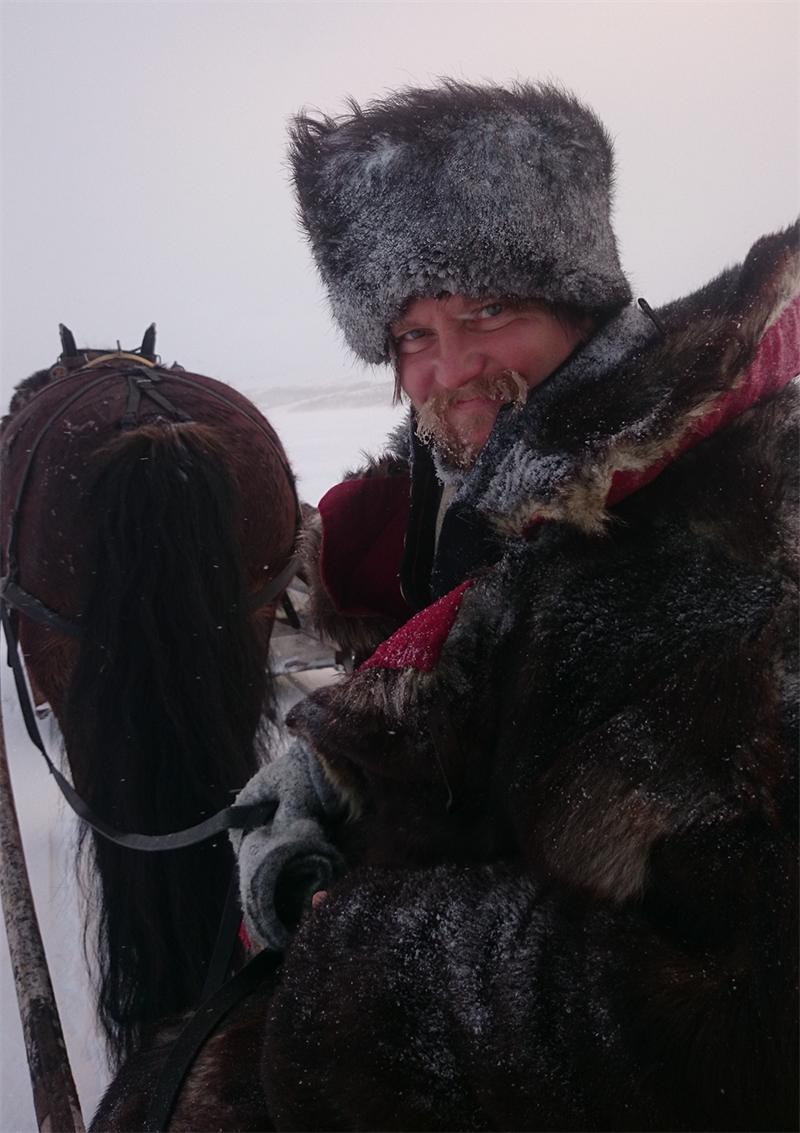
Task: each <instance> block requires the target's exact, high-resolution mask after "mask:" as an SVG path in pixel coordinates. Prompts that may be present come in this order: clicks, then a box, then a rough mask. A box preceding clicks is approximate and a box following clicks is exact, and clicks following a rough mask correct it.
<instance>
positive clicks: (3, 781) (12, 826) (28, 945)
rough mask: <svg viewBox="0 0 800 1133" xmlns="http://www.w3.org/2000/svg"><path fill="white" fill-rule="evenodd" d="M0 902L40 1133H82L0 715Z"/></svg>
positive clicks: (77, 1103)
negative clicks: (23, 843) (32, 890)
mask: <svg viewBox="0 0 800 1133" xmlns="http://www.w3.org/2000/svg"><path fill="white" fill-rule="evenodd" d="M0 897H2V903H3V916H4V917H5V922H6V934H7V936H8V950H9V953H10V955H11V967H12V970H13V972H14V984H15V986H16V990H17V1002H18V1004H19V1013H20V1018H21V1019H22V1032H23V1035H24V1038H25V1051H26V1053H27V1056H28V1067H29V1069H30V1075H31V1085H32V1087H33V1107H34V1110H35V1111H36V1120H37V1122H38V1125H39V1129H40V1130H41V1133H84V1125H83V1118H82V1117H81V1110H80V1103H79V1101H78V1092H77V1090H76V1089H75V1082H74V1080H73V1077H72V1070H71V1068H70V1065H69V1058H68V1057H67V1048H66V1046H65V1044H64V1035H63V1033H62V1030H61V1021H60V1019H59V1017H58V1008H57V1007H56V1000H55V996H54V994H53V985H52V983H51V982H50V972H49V971H48V968H47V958H46V957H45V954H44V945H43V944H42V936H41V933H40V931H39V922H38V920H37V918H36V909H35V907H34V904H33V894H32V892H31V886H30V880H29V878H28V870H27V867H26V865H25V856H24V854H23V850H22V839H21V837H20V831H19V822H18V820H17V808H16V806H15V805H14V794H13V792H12V789H11V777H10V775H9V770H8V758H7V755H6V741H5V734H4V731H3V716H2V710H0Z"/></svg>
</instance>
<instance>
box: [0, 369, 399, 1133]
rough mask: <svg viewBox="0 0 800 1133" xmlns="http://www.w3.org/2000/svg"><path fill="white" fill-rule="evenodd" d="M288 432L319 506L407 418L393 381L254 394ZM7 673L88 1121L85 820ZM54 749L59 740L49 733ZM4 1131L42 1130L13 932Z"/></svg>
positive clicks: (47, 917)
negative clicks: (81, 894) (82, 874)
mask: <svg viewBox="0 0 800 1133" xmlns="http://www.w3.org/2000/svg"><path fill="white" fill-rule="evenodd" d="M247 393H248V396H249V397H250V398H251V399H252V400H253V401H255V402H256V403H257V404H258V405H259V407H260V408H261V409H262V411H263V412H264V413H265V414H266V415H267V416H268V417H269V419H270V420H271V421H272V423H273V425H274V426H275V428H276V429H277V431H278V433H279V434H280V436H281V438H282V440H283V442H284V445H285V447H286V450H287V452H288V454H289V458H290V460H291V462H292V464H293V466H294V468H295V471H296V473H297V476H298V487H299V492H300V496H301V498H302V499H304V500H307V501H308V502H310V503H314V504H316V503H317V501H318V499H319V497H320V496H321V495H322V494H323V493H324V492H325V491H326V490H327V489H328V488H329V487H330V486H331V485H332V484H334V483H336V482H337V481H338V480H339V478H340V476H341V473H342V471H343V470H344V469H347V468H353V467H355V466H356V465H357V464H358V463H359V461H360V453H361V452H362V451H365V450H366V451H372V452H376V451H379V450H380V448H381V443H382V441H383V438H384V437H385V436H386V434H387V433H388V432H389V430H390V429H391V428H392V427H393V426H394V425H395V424H396V423H397V422H398V421H399V420H400V419H401V416H402V410H399V409H392V408H391V406H390V402H391V387H390V384H389V383H388V382H387V381H386V379H385V378H384V379H382V380H381V379H378V378H377V377H375V378H374V379H372V380H364V381H361V382H353V383H351V384H349V385H345V386H341V385H340V386H332V385H326V386H319V387H313V388H312V387H309V388H306V389H301V390H299V389H293V390H288V389H287V390H266V391H264V390H248V391H247ZM4 658H5V650H3V664H2V667H1V669H2V671H1V673H0V680H1V681H2V706H3V718H4V722H5V732H6V744H7V747H8V752H9V762H10V766H11V777H12V782H13V786H14V793H15V797H16V804H17V810H18V813H19V819H20V825H21V828H22V834H23V841H24V844H25V855H26V859H27V862H28V869H29V872H30V875H31V884H32V887H33V891H34V900H35V902H36V909H37V913H38V916H39V921H40V925H41V929H42V935H43V938H44V943H45V949H46V952H47V958H48V963H49V966H50V974H51V977H52V980H53V984H54V987H55V994H56V999H57V1001H58V1007H59V1011H60V1014H61V1021H62V1025H63V1027H64V1033H65V1038H66V1043H67V1049H68V1051H69V1056H70V1060H71V1063H72V1069H73V1073H74V1076H75V1080H76V1085H77V1088H78V1093H79V1095H80V1099H81V1106H82V1109H83V1113H84V1117H85V1118H86V1120H87V1121H88V1120H89V1118H90V1117H91V1114H92V1113H93V1111H94V1107H95V1105H96V1103H97V1101H98V1099H99V1097H100V1094H101V1092H102V1090H103V1088H104V1086H105V1084H106V1082H107V1079H108V1071H107V1069H106V1066H105V1062H104V1057H103V1051H102V1044H101V1042H100V1039H99V1036H98V1033H97V1029H96V1027H95V1025H94V1019H93V1013H92V996H91V991H90V988H89V984H88V980H87V977H86V966H85V963H84V958H83V946H82V922H81V912H80V906H79V898H78V886H77V884H76V880H75V871H74V865H73V863H74V847H75V840H76V827H77V819H75V818H74V816H73V815H72V812H71V811H70V810H69V808H68V807H67V805H66V803H64V802H63V800H62V799H61V797H60V794H59V792H58V789H57V787H56V785H55V783H54V782H53V780H52V779H51V777H50V776H49V775H48V773H47V769H46V767H45V764H44V761H43V760H42V758H41V756H40V755H39V753H38V752H37V751H36V749H35V748H34V747H33V745H32V744H31V742H30V741H29V739H28V737H27V735H26V733H25V729H24V725H23V722H22V717H21V713H20V711H19V708H18V706H17V703H16V695H15V693H14V689H13V681H12V679H11V675H10V670H8V668H7V667H6V666H5V663H4ZM43 732H44V735H45V739H46V740H47V739H48V738H49V740H50V749H51V751H57V750H58V735H57V732H56V730H55V728H54V727H53V725H52V723H51V722H50V721H47V722H45V726H44V727H43ZM0 937H1V938H2V939H1V940H0V995H1V998H0V1019H1V1020H2V1025H0V1130H2V1133H35V1131H36V1128H37V1126H36V1120H35V1117H34V1111H33V1104H32V1101H31V1089H30V1080H29V1077H28V1070H27V1063H26V1061H25V1052H24V1047H23V1042H22V1029H21V1026H20V1022H19V1016H18V1013H17V1005H16V998H15V992H14V986H13V979H12V977H11V968H10V962H9V957H8V947H7V943H6V938H5V932H4V931H3V932H2V933H0Z"/></svg>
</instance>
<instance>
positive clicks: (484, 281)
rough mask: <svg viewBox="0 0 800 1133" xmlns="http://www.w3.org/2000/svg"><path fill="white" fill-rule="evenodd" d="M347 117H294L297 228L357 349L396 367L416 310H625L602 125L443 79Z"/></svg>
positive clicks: (541, 99) (514, 92)
mask: <svg viewBox="0 0 800 1133" xmlns="http://www.w3.org/2000/svg"><path fill="white" fill-rule="evenodd" d="M350 111H351V113H350V114H348V115H346V116H343V117H340V118H328V117H324V116H323V117H320V118H313V117H309V116H307V115H300V116H298V117H297V118H296V119H295V120H294V123H293V125H292V128H291V149H290V160H291V163H292V170H293V174H294V184H295V189H296V192H297V198H298V202H299V206H300V219H301V222H302V224H303V226H304V228H305V230H306V233H307V235H308V239H309V241H310V243H311V248H312V251H313V253H314V258H315V260H316V263H317V267H318V268H319V271H320V274H321V276H322V279H323V282H324V284H325V286H326V287H327V289H328V294H329V297H330V301H331V306H332V308H333V314H334V317H335V318H336V320H337V322H338V323H339V325H340V326H341V328H342V330H343V331H344V335H345V338H346V339H347V342H348V343H349V345H350V346H351V347H352V349H353V350H354V351H355V352H356V354H358V355H359V356H360V357H361V358H363V359H364V360H365V361H366V362H383V361H387V360H388V358H389V345H388V328H389V326H390V324H391V323H392V322H394V320H395V319H396V318H398V317H399V316H400V315H401V314H402V312H403V310H404V308H405V307H406V306H407V304H408V301H409V300H410V299H412V298H427V297H434V296H437V295H441V294H442V293H448V294H457V293H462V294H465V295H469V296H471V297H476V296H481V295H496V296H498V297H501V296H502V297H514V298H519V299H544V300H546V301H548V302H551V303H566V304H569V305H571V306H573V307H577V308H578V309H580V310H584V311H591V312H593V313H594V314H596V315H598V316H604V315H607V314H610V313H611V312H613V311H615V310H617V309H618V308H620V307H621V306H622V305H623V304H624V303H626V302H628V301H629V300H630V298H631V293H630V288H629V286H628V282H627V280H626V279H625V276H624V275H623V274H622V269H621V267H620V263H619V257H618V254H617V246H616V241H615V239H614V233H613V232H612V229H611V218H610V208H611V189H612V181H613V168H612V167H613V156H612V147H611V141H610V139H609V137H608V135H607V134H606V131H605V129H604V128H603V125H602V123H601V122H600V121H599V120H598V119H597V117H596V116H595V115H594V114H593V113H592V111H591V110H589V109H588V108H587V107H585V106H584V105H583V104H582V103H580V102H579V101H578V100H577V99H576V98H575V97H574V96H572V95H570V94H567V93H566V92H564V91H563V90H560V89H558V88H557V87H554V86H548V85H534V84H522V83H521V84H517V85H514V86H513V87H511V88H510V89H506V88H504V87H499V86H472V85H470V84H467V83H460V82H456V81H454V80H445V81H443V82H442V84H441V85H440V86H438V87H436V88H434V89H432V90H416V89H409V90H405V91H401V92H399V93H397V94H394V95H392V96H391V97H389V98H386V99H383V100H381V101H375V102H372V103H369V104H368V105H367V106H365V107H364V108H363V109H362V108H361V107H359V106H358V105H357V104H356V103H355V102H351V103H350Z"/></svg>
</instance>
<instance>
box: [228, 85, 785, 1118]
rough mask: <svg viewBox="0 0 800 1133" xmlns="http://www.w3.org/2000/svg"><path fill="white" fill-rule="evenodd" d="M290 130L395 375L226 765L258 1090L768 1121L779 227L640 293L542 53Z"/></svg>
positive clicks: (334, 282) (779, 557) (776, 998)
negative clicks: (534, 68) (253, 802)
mask: <svg viewBox="0 0 800 1133" xmlns="http://www.w3.org/2000/svg"><path fill="white" fill-rule="evenodd" d="M292 163H293V169H294V175H295V184H296V188H297V193H298V198H299V202H300V213H301V217H302V221H303V223H304V225H305V228H306V231H307V233H308V237H309V240H310V242H311V247H312V250H313V253H314V256H315V259H316V262H317V265H318V267H319V270H320V272H321V275H322V278H323V280H324V282H325V284H326V287H327V289H328V292H329V295H330V299H331V304H332V308H333V312H334V315H335V317H336V319H337V321H338V322H339V324H340V326H341V328H342V330H343V331H344V334H345V337H346V339H347V341H348V342H349V344H350V345H351V347H352V348H353V349H354V350H355V351H356V353H358V354H359V355H360V357H362V358H363V359H364V360H366V361H368V362H380V361H385V362H391V363H392V364H393V365H394V368H395V373H396V377H397V382H398V386H399V389H400V390H402V392H403V393H404V394H405V395H406V396H407V398H408V399H409V401H410V402H411V406H412V411H411V417H410V423H409V428H408V431H407V432H406V433H405V435H404V436H398V437H395V438H394V440H393V442H392V445H391V447H390V450H389V452H388V453H387V454H386V455H385V456H384V457H382V458H381V459H379V460H376V461H372V462H370V464H369V465H368V467H366V468H365V469H362V470H361V471H360V472H359V473H356V474H355V475H354V476H352V477H350V478H349V479H348V480H346V481H345V482H344V484H342V485H340V486H339V487H337V488H336V489H334V490H333V491H332V492H331V493H329V495H328V496H327V497H326V498H325V499H324V500H323V501H322V502H321V505H320V514H321V524H320V525H319V526H318V527H317V528H316V529H312V530H310V531H309V533H308V537H307V544H308V545H307V555H308V561H309V570H310V571H311V572H312V574H314V578H312V591H313V595H314V599H313V600H314V606H315V610H316V614H317V617H318V621H319V624H320V625H321V626H322V627H323V628H324V629H325V630H326V632H327V633H329V634H330V635H331V636H332V637H333V638H334V639H335V640H337V641H339V642H341V643H343V644H344V645H345V646H346V648H348V649H350V650H351V651H352V652H353V653H354V655H355V656H356V659H357V661H358V662H359V663H360V667H359V668H358V670H357V671H356V672H355V673H354V674H353V675H352V676H350V677H349V678H348V679H346V680H345V681H344V682H342V683H341V684H338V685H335V686H331V687H329V688H327V689H324V690H322V691H320V692H318V693H316V694H314V695H313V696H312V697H310V698H308V700H307V701H305V702H303V703H302V704H301V705H300V706H298V708H296V709H295V710H294V712H293V713H292V715H291V717H290V725H291V727H292V728H293V730H294V732H295V735H296V737H297V741H296V743H295V746H294V747H293V748H292V749H291V751H290V753H289V755H288V756H287V757H285V758H284V759H283V760H281V761H279V762H278V763H276V764H273V765H271V766H269V767H267V768H265V769H264V771H262V773H260V775H259V776H257V777H256V779H255V780H254V781H253V782H252V783H251V784H249V785H248V787H247V788H246V790H245V792H244V794H243V798H245V799H247V798H256V797H259V798H274V799H276V800H277V801H278V803H279V806H278V810H277V813H276V816H275V819H274V821H273V823H272V824H271V825H270V826H269V827H266V828H264V829H262V830H259V831H256V832H254V833H253V834H250V835H248V837H246V838H245V839H244V842H243V844H242V845H241V853H240V872H241V879H242V895H243V901H244V905H245V909H246V916H247V921H248V925H249V928H250V930H251V932H252V934H253V935H254V936H255V937H256V939H258V940H260V941H261V942H263V943H266V944H269V945H272V946H273V947H274V946H278V947H285V946H288V951H287V955H286V959H285V962H284V967H283V974H282V979H281V984H280V986H279V988H278V991H277V993H276V995H275V997H274V999H273V1001H272V1006H271V1009H270V1013H269V1016H268V1021H267V1032H266V1041H265V1042H266V1045H265V1049H264V1052H263V1061H262V1070H263V1074H262V1077H263V1084H264V1088H265V1091H266V1094H267V1097H268V1101H269V1107H270V1112H271V1114H272V1116H273V1119H274V1120H275V1122H276V1124H277V1127H278V1128H286V1129H311V1128H314V1129H322V1128H325V1129H354V1128H358V1129H364V1128H370V1129H398V1128H402V1129H434V1128H435V1129H707V1128H714V1129H785V1128H794V1127H796V1120H797V1049H796V1034H797V998H796V976H797V958H796V944H797V921H796V893H797V869H796V866H797V841H796V819H797V799H796V777H795V770H794V768H795V744H796V735H795V731H794V727H793V720H794V699H793V690H794V689H796V684H795V683H793V682H794V681H795V679H796V671H797V670H796V658H795V647H796V596H797V595H796V565H795V563H796V560H795V558H794V550H793V548H794V528H795V508H796V504H797V484H796V475H795V473H796V467H795V465H796V431H795V428H796V405H797V393H796V390H795V388H794V386H793V385H791V384H789V379H791V378H792V377H794V376H795V374H796V373H797V372H798V369H800V363H799V361H798V325H800V308H799V307H798V299H797V294H798V290H799V289H800V252H799V251H798V232H797V229H796V228H795V229H793V230H790V231H788V232H786V233H783V234H778V235H776V236H774V237H768V238H765V239H764V240H762V241H760V242H759V243H758V244H757V245H756V246H755V248H754V249H753V251H752V252H751V254H750V255H749V256H748V258H747V260H746V261H745V263H744V264H743V265H742V266H741V267H739V268H734V269H731V270H729V271H727V272H725V273H724V274H723V275H722V276H720V277H719V279H717V280H715V281H714V282H713V283H711V284H709V285H708V286H707V287H705V288H704V289H703V290H702V291H700V292H698V293H697V294H696V295H694V296H690V297H689V298H687V299H684V300H681V301H678V302H674V303H671V304H669V305H668V306H666V307H664V308H663V309H661V310H660V311H659V312H652V311H650V310H649V308H648V307H647V305H646V304H644V305H643V308H642V307H640V306H638V305H636V304H633V303H632V302H631V294H630V288H629V286H628V283H627V281H626V280H625V277H624V275H623V273H622V271H621V268H620V265H619V259H618V256H617V249H616V244H615V241H614V236H613V233H612V230H611V225H610V188H611V180H612V154H611V146H610V142H609V140H608V138H607V136H606V134H605V132H604V130H603V128H602V126H601V125H600V123H599V122H598V121H597V119H596V118H595V117H594V115H593V114H592V113H591V112H590V111H589V110H587V109H586V108H585V107H584V106H582V105H581V104H580V103H579V102H578V101H577V100H575V99H574V98H572V97H571V96H569V95H567V94H565V93H564V92H562V91H560V90H557V89H555V88H552V87H547V86H531V85H522V84H521V85H519V86H515V87H513V88H512V89H508V90H506V89H502V88H499V87H493V86H487V87H472V86H469V85H467V84H460V83H455V82H446V83H443V84H442V85H441V86H439V87H437V88H435V89H433V90H409V91H405V92H401V93H399V94H397V95H395V96H393V97H391V98H388V99H386V100H383V101H380V102H376V103H373V104H371V105H369V106H367V107H365V108H359V107H356V106H352V107H351V113H350V114H349V115H348V116H346V117H343V118H341V119H338V120H333V119H320V120H313V119H310V118H303V119H300V120H298V122H297V123H296V125H295V129H294V134H293V150H292ZM317 563H318V568H317ZM412 615H413V616H412ZM337 878H338V880H336V879H337ZM315 894H316V897H315V901H314V904H315V905H316V907H315V908H314V910H313V911H312V912H306V913H304V910H308V909H309V906H310V904H311V898H312V895H315ZM323 896H324V899H321V898H322V897H323ZM301 917H302V919H301ZM298 921H301V923H300V926H299V928H298V929H297V931H296V934H295V935H294V937H293V938H292V935H291V933H292V929H293V928H294V926H295V925H296V924H297V922H298Z"/></svg>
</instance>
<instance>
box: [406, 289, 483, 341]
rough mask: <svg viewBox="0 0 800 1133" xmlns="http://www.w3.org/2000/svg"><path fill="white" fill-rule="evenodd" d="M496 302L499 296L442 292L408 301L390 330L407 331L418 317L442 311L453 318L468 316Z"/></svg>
mask: <svg viewBox="0 0 800 1133" xmlns="http://www.w3.org/2000/svg"><path fill="white" fill-rule="evenodd" d="M498 301H499V296H493V295H475V296H470V295H462V294H461V293H460V292H459V293H458V294H456V295H451V294H450V293H449V292H443V293H442V294H441V295H435V296H430V297H427V298H415V299H410V300H409V302H408V304H407V305H406V307H405V309H404V311H403V313H402V314H401V315H400V316H399V318H397V319H395V321H394V322H393V323H392V326H391V329H392V331H393V332H396V331H397V330H398V329H404V330H407V329H408V328H409V326H410V325H412V324H414V323H416V322H417V321H418V320H419V318H420V317H424V316H425V315H426V314H434V313H439V312H442V311H446V312H447V314H451V315H453V316H455V317H458V316H459V315H468V314H469V313H470V312H472V311H474V310H476V309H477V308H480V307H485V306H486V304H487V303H492V302H498Z"/></svg>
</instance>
